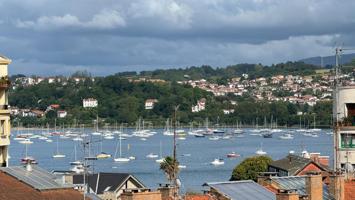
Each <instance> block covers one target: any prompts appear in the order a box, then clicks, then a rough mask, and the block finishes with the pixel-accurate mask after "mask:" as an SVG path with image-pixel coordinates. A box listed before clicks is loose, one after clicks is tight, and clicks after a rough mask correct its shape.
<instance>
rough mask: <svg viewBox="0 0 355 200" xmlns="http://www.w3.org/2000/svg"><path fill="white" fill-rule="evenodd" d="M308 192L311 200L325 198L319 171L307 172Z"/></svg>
mask: <svg viewBox="0 0 355 200" xmlns="http://www.w3.org/2000/svg"><path fill="white" fill-rule="evenodd" d="M306 193H307V194H308V198H309V200H323V182H322V176H321V175H320V173H319V172H309V173H307V176H306Z"/></svg>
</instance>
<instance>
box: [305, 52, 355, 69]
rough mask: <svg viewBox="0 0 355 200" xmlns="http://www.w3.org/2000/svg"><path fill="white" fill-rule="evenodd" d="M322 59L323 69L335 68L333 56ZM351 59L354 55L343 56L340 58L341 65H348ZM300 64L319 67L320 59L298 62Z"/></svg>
mask: <svg viewBox="0 0 355 200" xmlns="http://www.w3.org/2000/svg"><path fill="white" fill-rule="evenodd" d="M322 59H323V67H327V66H328V67H329V66H335V56H334V55H333V56H325V57H322ZM353 59H355V53H352V54H343V55H342V56H341V64H346V63H350V62H351V61H352V60H353ZM300 62H304V63H307V64H310V65H316V66H319V67H320V66H321V57H320V56H317V57H311V58H305V59H302V60H300Z"/></svg>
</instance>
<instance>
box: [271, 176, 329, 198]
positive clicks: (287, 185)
mask: <svg viewBox="0 0 355 200" xmlns="http://www.w3.org/2000/svg"><path fill="white" fill-rule="evenodd" d="M270 179H271V180H272V181H273V182H274V183H276V184H277V185H278V189H281V190H296V192H297V193H298V194H299V195H301V196H302V195H307V193H306V176H285V177H271V178H270ZM323 199H324V200H335V199H334V198H333V197H331V196H330V194H329V192H328V187H327V186H326V185H325V184H323Z"/></svg>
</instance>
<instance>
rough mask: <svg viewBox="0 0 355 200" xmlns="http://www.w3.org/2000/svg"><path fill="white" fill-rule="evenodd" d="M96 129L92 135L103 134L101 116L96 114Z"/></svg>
mask: <svg viewBox="0 0 355 200" xmlns="http://www.w3.org/2000/svg"><path fill="white" fill-rule="evenodd" d="M95 125H96V131H95V132H92V133H91V135H101V133H100V132H99V116H98V115H96V123H95Z"/></svg>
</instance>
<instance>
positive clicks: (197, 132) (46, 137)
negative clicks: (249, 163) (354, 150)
mask: <svg viewBox="0 0 355 200" xmlns="http://www.w3.org/2000/svg"><path fill="white" fill-rule="evenodd" d="M208 124H209V123H208V119H206V122H205V127H201V126H199V127H198V128H194V127H193V125H192V124H191V126H190V127H189V128H188V129H186V128H185V129H184V128H181V127H179V126H178V127H177V128H175V130H174V129H172V128H171V127H172V122H171V120H169V119H167V121H166V125H165V128H164V129H163V130H161V131H159V130H158V131H157V130H156V129H152V128H151V127H148V128H146V127H145V123H144V120H142V119H139V120H138V121H137V125H136V128H135V129H133V130H132V129H124V128H123V126H122V125H121V126H120V127H118V126H117V124H116V126H115V127H114V128H113V129H112V128H111V129H108V128H106V129H101V130H100V129H99V127H98V124H96V125H95V126H94V128H93V129H92V132H91V133H87V130H84V128H83V127H80V128H76V129H74V128H68V129H64V128H62V129H60V130H57V128H56V126H55V128H54V130H50V129H49V128H47V129H46V130H45V129H43V128H42V131H41V132H40V133H38V131H37V133H36V134H34V133H31V131H30V130H29V129H27V130H25V131H22V132H21V133H19V132H18V133H17V134H16V135H15V137H13V138H12V139H13V140H14V141H17V142H18V143H20V144H22V145H24V146H25V155H24V157H23V158H21V163H23V164H26V163H28V162H31V163H32V164H37V163H38V162H37V161H36V159H35V158H33V157H32V156H29V155H28V151H29V147H30V145H32V144H33V143H34V142H46V143H55V148H54V149H55V151H54V152H53V154H52V158H53V159H63V158H66V155H65V154H64V153H62V151H61V150H62V148H61V142H60V141H61V140H72V141H73V142H74V151H75V158H74V160H73V161H71V162H70V165H71V166H72V167H71V169H70V170H71V171H73V172H75V173H82V172H83V170H84V165H83V162H82V161H80V160H78V159H77V156H76V151H77V149H76V148H77V146H78V145H79V144H81V143H83V142H86V141H90V139H91V138H93V137H94V138H98V141H99V145H100V151H99V153H98V154H97V155H94V156H92V155H89V157H90V160H101V159H112V160H113V162H116V163H127V162H130V161H132V160H135V159H136V157H135V156H134V155H131V154H130V153H129V150H130V144H128V143H127V144H125V145H127V150H125V153H124V152H123V148H124V147H123V144H122V143H123V142H122V141H124V140H127V139H128V138H138V139H140V140H142V141H146V140H148V139H149V138H150V137H152V136H154V135H156V134H162V135H164V136H168V137H171V136H174V135H175V136H176V139H177V140H186V139H187V138H189V137H195V138H208V140H210V141H218V140H233V139H239V138H242V137H245V136H247V135H250V136H261V137H263V138H273V137H274V136H275V135H277V137H276V138H277V139H280V140H292V139H294V137H295V136H296V135H302V136H306V137H319V135H320V134H322V133H324V131H322V130H321V129H316V128H315V127H313V129H305V128H299V129H279V128H277V126H274V125H272V126H270V127H269V128H266V127H258V126H257V125H256V126H255V127H254V128H252V129H245V128H242V124H241V123H238V122H237V126H236V127H234V128H228V129H227V128H225V127H224V128H223V127H220V126H216V127H215V128H209V126H208ZM129 130H130V131H129ZM24 132H25V133H24ZM325 134H327V135H331V134H332V132H331V131H328V132H325ZM89 138H90V139H89ZM274 138H275V137H274ZM104 140H116V142H117V145H116V150H115V153H114V155H111V154H109V153H106V152H105V151H104V150H103V148H104V147H103V141H104ZM53 141H55V142H53ZM262 146H263V145H262V143H261V144H260V147H259V148H256V152H255V154H256V155H267V152H266V151H264V150H263V148H262ZM159 150H160V151H159V155H158V154H156V153H154V152H150V153H148V154H147V155H146V157H145V159H148V160H154V161H155V162H156V163H158V164H160V163H162V162H164V156H163V152H162V143H161V142H160V148H159ZM89 152H90V150H89ZM223 157H226V158H228V159H235V158H238V157H240V155H239V154H238V153H236V152H229V153H227V154H226V155H224V156H223ZM85 159H86V158H85ZM224 163H225V161H224V159H222V158H215V159H214V160H212V161H211V162H210V163H209V164H211V165H214V166H220V165H224ZM186 167H187V166H186V165H180V166H179V168H181V169H185V168H186Z"/></svg>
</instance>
